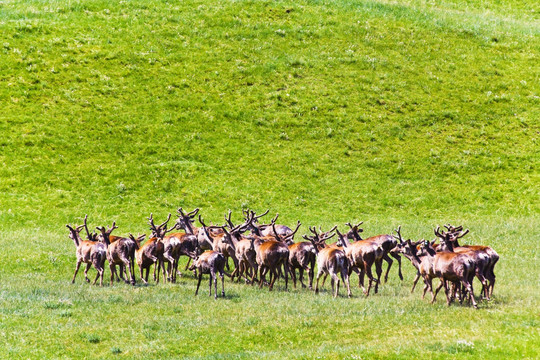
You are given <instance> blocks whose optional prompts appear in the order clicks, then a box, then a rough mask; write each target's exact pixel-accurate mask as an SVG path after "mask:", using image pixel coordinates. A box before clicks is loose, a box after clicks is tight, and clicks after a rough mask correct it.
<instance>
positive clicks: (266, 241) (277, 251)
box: [245, 212, 289, 291]
mask: <svg viewBox="0 0 540 360" xmlns="http://www.w3.org/2000/svg"><path fill="white" fill-rule="evenodd" d="M265 214H266V213H265ZM263 215H264V214H263ZM260 216H262V215H260ZM260 216H259V217H260ZM257 219H258V218H257V217H256V215H255V213H254V212H251V213H250V214H248V218H247V220H246V223H245V228H249V227H251V229H252V232H253V231H255V234H253V235H252V236H254V237H255V240H254V241H253V247H254V249H255V253H256V262H257V267H258V270H259V288H261V287H262V286H263V283H265V282H266V274H267V273H268V272H269V273H270V283H269V287H268V289H269V291H272V289H273V288H274V284H275V282H276V280H277V279H278V277H279V272H280V268H281V267H282V266H283V268H284V275H285V289H286V290H287V288H288V282H289V247H288V246H287V245H286V244H285V243H283V242H282V241H280V240H281V239H280V238H279V237H278V235H275V236H268V235H267V236H264V235H261V232H260V226H257V225H256V221H257ZM278 239H280V240H278ZM255 275H256V272H254V274H253V278H252V281H253V280H254V278H255Z"/></svg>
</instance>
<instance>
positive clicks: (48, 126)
mask: <svg viewBox="0 0 540 360" xmlns="http://www.w3.org/2000/svg"><path fill="white" fill-rule="evenodd" d="M539 36H540V6H539V4H538V2H537V1H532V0H524V1H519V2H509V1H508V2H506V1H496V0H486V1H480V0H460V1H457V0H449V1H438V2H435V1H423V0H406V1H399V2H398V1H375V0H363V1H362V0H359V1H349V0H336V1H306V0H300V1H294V2H291V1H231V0H221V1H219V0H208V1H192V0H187V1H181V2H180V1H157V0H134V1H118V2H109V1H99V0H98V1H67V0H64V1H11V0H7V1H2V2H0V104H1V111H0V134H1V136H0V165H1V166H0V259H1V260H0V358H9V359H13V358H40V359H41V358H117V357H118V358H141V359H143V358H144V359H146V358H182V357H190V358H268V359H274V358H299V359H301V358H306V359H307V358H335V359H341V358H351V359H352V358H357V359H359V358H429V359H432V358H448V357H452V358H473V357H474V358H488V357H489V358H502V359H507V358H538V357H539V356H540V330H539V329H540V313H539V310H538V309H539V308H540V304H539V300H540V286H539V285H540V284H539V275H540V273H539V271H538V268H539V265H540V260H539V252H538V246H537V244H538V239H540V230H539V227H540V206H539V204H540V196H539V189H540V171H539V165H540V146H539V144H538V142H539V136H540V124H539V119H540V83H539V79H540V67H539V66H538V64H539V62H538V59H539V55H540V40H539ZM180 206H183V207H184V208H188V209H192V208H195V207H200V208H201V213H202V215H203V216H204V218H205V219H208V220H209V221H210V220H211V221H214V222H220V221H222V219H223V215H224V214H225V212H226V211H227V209H231V210H233V219H234V220H235V221H236V222H239V221H240V210H241V209H245V208H248V207H249V208H254V209H255V210H257V211H263V210H264V209H266V208H270V209H271V212H274V213H275V212H279V213H280V214H281V215H280V221H281V222H283V223H286V224H293V223H295V222H296V220H297V219H300V220H301V221H302V223H303V224H304V225H303V227H302V228H301V230H300V232H301V233H305V231H306V230H307V226H308V225H322V226H323V227H330V226H332V225H334V224H342V225H341V226H342V227H343V226H344V225H343V224H344V223H345V222H347V221H360V220H363V221H364V229H365V234H366V235H374V234H380V233H388V232H390V231H392V230H393V229H394V228H396V227H397V226H398V225H400V224H401V225H402V233H403V235H404V236H405V237H407V238H409V237H410V238H412V239H418V238H421V237H425V238H432V237H433V235H432V234H433V232H432V231H433V230H432V229H433V227H435V226H437V225H442V224H443V223H448V222H451V223H459V224H463V225H465V226H466V227H467V228H469V229H470V230H471V234H470V235H468V236H467V238H465V240H466V241H467V242H468V243H475V244H485V245H490V246H492V247H493V248H494V249H495V250H496V251H497V252H498V253H499V255H500V256H501V260H500V261H499V263H498V264H497V267H496V274H497V284H496V286H495V296H494V299H493V301H491V302H490V303H489V304H486V303H481V305H480V308H479V309H478V310H474V309H472V308H469V307H467V306H451V307H447V306H446V305H445V302H444V301H443V297H444V296H443V297H439V300H438V301H437V303H436V304H435V305H430V304H429V303H428V301H422V300H421V299H420V291H419V290H418V289H417V291H416V292H415V293H414V294H410V292H409V290H410V286H411V283H412V279H413V277H414V271H413V268H412V266H411V265H410V263H408V262H407V261H406V260H405V261H404V264H403V268H404V274H405V280H404V281H403V282H401V281H400V280H399V279H398V277H397V271H396V270H395V269H393V270H392V271H391V274H390V280H389V282H388V283H387V284H384V285H383V286H382V288H381V292H380V294H377V295H375V296H370V297H369V298H367V299H366V298H364V297H363V296H361V292H360V290H359V289H358V288H357V287H356V283H357V279H356V278H353V279H354V280H353V281H352V283H353V284H355V287H353V295H354V296H353V298H352V299H347V298H344V297H341V298H338V299H333V298H332V296H331V293H330V291H329V290H328V285H327V287H326V288H325V291H323V292H322V293H321V294H319V295H318V296H315V294H313V293H311V292H309V291H307V290H302V289H298V290H290V291H289V292H285V291H284V288H283V285H284V284H283V283H280V284H279V286H278V288H277V291H274V292H271V293H269V292H268V291H267V289H265V290H259V289H256V288H252V287H249V286H244V285H237V284H231V283H230V282H227V283H226V284H225V290H226V293H227V297H226V298H225V299H219V300H218V301H214V300H213V298H212V299H210V298H208V297H207V292H206V291H207V288H206V287H205V286H207V285H205V283H203V285H201V286H202V290H203V291H202V293H201V296H199V297H197V298H195V297H194V296H193V294H194V291H195V285H196V282H195V280H194V279H193V277H192V275H191V274H185V276H184V277H183V278H182V279H181V280H180V281H179V283H178V284H159V285H157V286H156V285H154V284H152V285H149V286H139V285H138V286H136V287H135V288H133V287H130V286H127V285H124V284H115V285H114V286H112V287H110V286H108V285H107V286H105V287H104V288H98V287H92V286H89V285H88V284H85V283H82V275H81V274H79V278H78V279H77V282H76V284H75V285H72V284H70V279H71V276H72V274H73V270H74V266H75V248H74V245H73V243H72V242H71V241H70V240H69V239H68V237H67V231H66V228H65V224H67V223H77V224H79V223H82V218H83V217H84V214H89V221H90V223H91V224H92V225H93V226H96V225H106V224H108V225H110V224H111V223H112V221H116V222H117V224H118V225H119V227H120V228H119V229H118V230H117V234H127V233H128V232H132V233H136V232H146V233H148V226H147V224H146V217H147V216H148V215H149V214H150V212H153V213H154V217H155V218H156V219H162V218H163V219H164V218H165V217H166V216H167V214H168V213H169V212H175V210H176V208H178V207H180ZM183 263H185V260H184V261H183ZM92 271H93V270H92ZM93 274H94V272H92V273H91V275H93ZM105 276H106V277H108V276H109V272H108V270H107V271H106V275H105ZM475 285H476V289H477V290H479V286H478V283H475ZM342 294H343V291H342Z"/></svg>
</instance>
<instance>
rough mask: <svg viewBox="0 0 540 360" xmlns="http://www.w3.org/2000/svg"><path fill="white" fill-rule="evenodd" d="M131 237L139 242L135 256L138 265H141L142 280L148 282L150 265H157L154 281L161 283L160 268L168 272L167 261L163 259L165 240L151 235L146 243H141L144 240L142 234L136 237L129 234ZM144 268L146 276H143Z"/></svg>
mask: <svg viewBox="0 0 540 360" xmlns="http://www.w3.org/2000/svg"><path fill="white" fill-rule="evenodd" d="M143 236H144V235H143ZM129 237H130V238H131V239H132V240H133V241H135V242H137V243H138V244H139V247H138V249H137V250H136V251H135V258H136V260H137V265H138V266H139V271H140V275H141V280H142V282H143V283H145V284H148V273H149V271H150V267H151V266H152V265H155V266H154V281H155V282H156V283H159V272H160V268H163V274H164V275H165V274H166V272H165V263H164V261H163V242H162V241H161V239H158V238H157V237H151V238H150V239H148V240H147V241H146V242H145V243H144V244H142V245H141V244H140V243H141V242H142V240H143V239H142V238H141V236H139V237H138V238H135V237H134V236H133V235H132V234H129ZM144 270H146V277H143V271H144ZM156 271H157V277H156Z"/></svg>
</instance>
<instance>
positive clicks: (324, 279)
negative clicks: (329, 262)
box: [321, 273, 328, 287]
mask: <svg viewBox="0 0 540 360" xmlns="http://www.w3.org/2000/svg"><path fill="white" fill-rule="evenodd" d="M327 277H328V274H327V273H325V274H324V276H323V278H322V284H321V287H323V286H324V283H325V282H326V278H327Z"/></svg>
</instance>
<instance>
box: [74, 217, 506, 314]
mask: <svg viewBox="0 0 540 360" xmlns="http://www.w3.org/2000/svg"><path fill="white" fill-rule="evenodd" d="M198 212H199V209H195V210H193V211H191V212H188V213H186V212H184V210H183V209H182V208H180V209H178V219H177V221H176V223H175V224H174V225H173V226H171V227H170V228H168V225H167V224H168V223H169V221H170V219H171V214H169V217H168V218H167V220H166V221H165V222H163V223H162V224H161V225H158V226H156V225H155V224H154V219H153V216H152V214H150V217H149V218H148V221H149V225H150V230H151V231H152V233H151V237H150V239H148V240H147V241H146V242H144V243H142V242H143V240H144V238H145V235H140V236H138V237H135V236H133V235H132V234H129V236H128V237H120V236H114V235H111V233H112V231H113V230H114V229H117V226H116V223H113V224H112V227H110V228H109V229H106V228H104V227H96V229H97V230H98V231H99V233H95V232H92V233H91V232H90V231H89V229H88V226H87V219H88V216H85V218H84V224H83V225H80V226H78V227H72V226H70V225H66V227H67V228H68V229H69V231H70V234H69V237H70V238H71V239H72V240H73V241H74V242H75V246H76V247H77V266H76V268H75V274H74V275H73V280H72V282H75V277H76V276H77V272H78V270H79V268H80V266H81V264H82V263H85V264H86V269H85V272H84V276H85V279H86V281H87V282H89V281H90V280H89V279H88V270H89V269H90V267H91V266H92V265H93V266H94V268H95V269H96V270H97V275H96V278H95V280H94V284H95V283H96V282H97V280H98V278H99V279H100V285H103V274H104V265H105V260H107V261H108V262H109V267H110V271H111V284H113V282H114V280H115V278H116V280H117V281H119V280H120V279H122V280H124V281H125V282H126V283H131V284H133V285H134V284H135V260H136V261H137V265H138V266H139V270H140V277H141V280H142V281H143V283H145V284H146V283H148V274H149V271H150V268H151V267H152V265H154V270H153V274H154V281H156V282H159V276H160V269H162V270H163V274H164V277H166V279H167V281H170V282H176V276H177V274H178V273H179V272H178V262H179V258H180V256H182V255H185V256H188V257H189V260H188V263H187V265H186V270H187V269H188V267H189V269H190V270H193V271H194V273H195V275H196V276H197V277H198V283H197V290H196V291H195V295H197V293H198V291H199V286H200V284H201V279H202V275H203V274H210V296H211V294H212V282H213V283H214V297H216V298H217V276H219V277H220V279H221V294H222V295H223V296H225V289H224V275H227V276H229V277H231V279H232V280H233V281H234V278H235V277H236V278H237V281H240V279H242V278H243V279H245V282H246V283H250V284H252V285H253V284H254V283H255V282H258V283H259V287H262V286H263V285H265V284H266V285H268V286H269V289H270V290H272V288H273V287H274V284H275V282H276V280H278V279H280V278H284V279H285V288H286V289H287V287H288V277H289V274H290V275H291V277H292V280H293V284H294V287H295V288H296V270H297V269H298V270H299V281H300V283H301V285H302V287H306V285H305V284H304V281H303V280H304V271H305V272H307V273H308V278H309V279H308V280H309V283H308V286H309V288H310V289H312V286H313V278H314V270H315V263H317V276H316V285H315V293H318V292H319V279H320V277H321V276H323V275H324V277H323V281H322V285H323V286H324V282H325V280H326V278H327V276H328V275H330V278H331V285H332V291H333V295H334V297H336V296H337V295H338V293H339V284H340V277H341V280H342V281H343V282H344V283H345V285H346V286H347V295H348V296H349V297H350V296H351V288H350V284H349V275H350V274H351V273H352V271H354V272H355V273H357V274H358V277H359V286H360V287H361V288H362V290H363V292H364V294H365V295H366V296H369V293H370V290H371V288H372V286H374V292H375V293H377V291H378V287H379V284H380V281H381V275H382V263H383V261H385V262H387V263H388V267H387V269H386V273H385V275H384V281H385V282H386V281H387V280H388V273H389V271H390V268H391V266H392V263H393V260H392V258H391V257H393V258H395V259H396V260H397V261H398V265H399V269H398V274H399V277H400V279H401V280H403V275H402V273H401V257H400V255H403V256H405V257H406V258H407V259H409V260H410V261H411V263H412V264H413V265H414V267H415V268H416V269H417V275H416V278H415V280H414V283H413V287H412V290H411V292H412V291H414V288H415V286H416V283H417V282H418V280H419V279H420V278H422V279H423V280H424V283H425V287H424V292H423V294H422V298H424V296H425V294H426V291H427V290H429V291H430V293H431V295H432V303H433V302H434V301H435V299H436V296H437V293H438V292H439V290H440V289H441V288H442V287H443V286H444V289H445V293H446V299H447V303H448V305H450V303H451V302H452V301H453V300H454V299H455V298H456V297H457V298H458V299H459V301H460V303H461V302H463V300H464V299H465V298H468V300H469V301H470V302H472V304H473V306H474V307H477V303H476V300H475V297H474V292H473V279H474V277H477V278H478V280H480V283H481V284H482V290H481V293H482V297H483V298H484V299H486V300H489V299H490V297H491V296H492V294H493V287H494V284H495V274H494V271H493V268H494V266H495V264H496V263H497V261H498V260H499V256H498V255H497V253H496V252H495V251H494V250H493V249H492V248H490V247H488V246H470V245H463V246H460V245H459V244H458V240H459V239H460V238H462V237H463V236H465V235H466V234H467V233H468V232H469V231H468V230H466V231H463V227H462V226H458V227H455V226H451V225H445V227H446V230H447V231H446V232H444V231H442V232H441V231H440V228H437V229H436V230H435V235H436V236H437V238H439V239H440V243H438V244H435V240H433V241H427V240H420V241H416V242H413V241H411V240H410V239H409V240H406V241H404V240H403V238H402V236H401V227H398V229H397V230H395V232H396V235H378V236H373V237H370V238H367V239H362V238H361V237H360V233H361V232H363V229H361V228H360V225H361V224H362V222H360V223H359V224H356V225H352V224H350V223H347V224H346V225H347V226H348V227H349V228H350V229H349V230H348V231H347V232H346V233H344V234H342V233H341V232H340V231H339V229H338V228H337V226H334V227H333V228H332V229H330V230H329V231H326V232H323V231H322V230H321V228H320V227H319V230H318V231H317V229H316V228H315V227H310V228H309V230H310V232H311V235H310V236H308V235H303V238H304V239H305V240H307V241H303V242H294V240H293V239H294V235H295V234H296V232H297V231H298V229H299V227H300V225H301V224H300V221H298V223H297V225H296V228H295V229H294V230H292V229H291V228H289V227H287V226H285V225H278V224H276V220H277V218H278V216H279V215H276V216H275V217H274V219H272V221H271V222H270V223H269V224H260V223H259V219H260V218H261V217H262V216H264V215H266V214H267V213H268V210H267V211H266V212H265V213H264V214H262V215H257V214H256V213H255V212H254V211H249V210H247V211H244V220H245V221H244V223H242V224H240V225H236V226H235V225H234V224H233V223H232V221H231V211H229V212H228V214H227V216H225V221H226V223H225V225H223V226H214V225H211V226H207V225H206V224H205V223H204V220H203V219H202V217H201V216H200V215H199V221H200V223H201V225H202V227H199V228H197V227H194V226H193V224H194V222H195V217H196V216H197V214H198ZM83 228H84V229H85V230H86V235H87V240H83V239H82V238H81V236H80V232H81V231H82V229H83ZM175 230H183V231H184V232H173V231H175ZM248 231H250V233H249V234H246V233H247V232H248ZM335 235H337V236H338V237H337V238H338V241H337V242H336V243H334V244H326V240H328V239H330V238H332V237H333V236H335ZM229 258H231V259H232V261H233V263H234V266H235V268H234V270H233V272H232V273H231V274H228V273H226V272H225V268H226V267H227V269H229V261H228V259H229ZM191 260H193V264H192V265H191V266H189V265H190V262H191ZM165 263H167V266H165ZM117 265H119V270H120V271H119V275H118V273H117V271H116V266H117ZM373 265H375V274H376V275H375V276H374V275H373V273H372V266H373ZM144 270H146V274H144ZM267 274H269V277H270V278H269V281H268V282H267V281H266V275H267ZM180 275H181V274H180ZM257 276H258V279H257ZM364 276H367V278H368V285H367V289H366V288H365V286H364ZM434 278H439V279H440V280H441V283H440V285H439V287H438V288H437V289H436V290H435V293H434V292H433V288H432V280H433V279H434Z"/></svg>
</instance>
